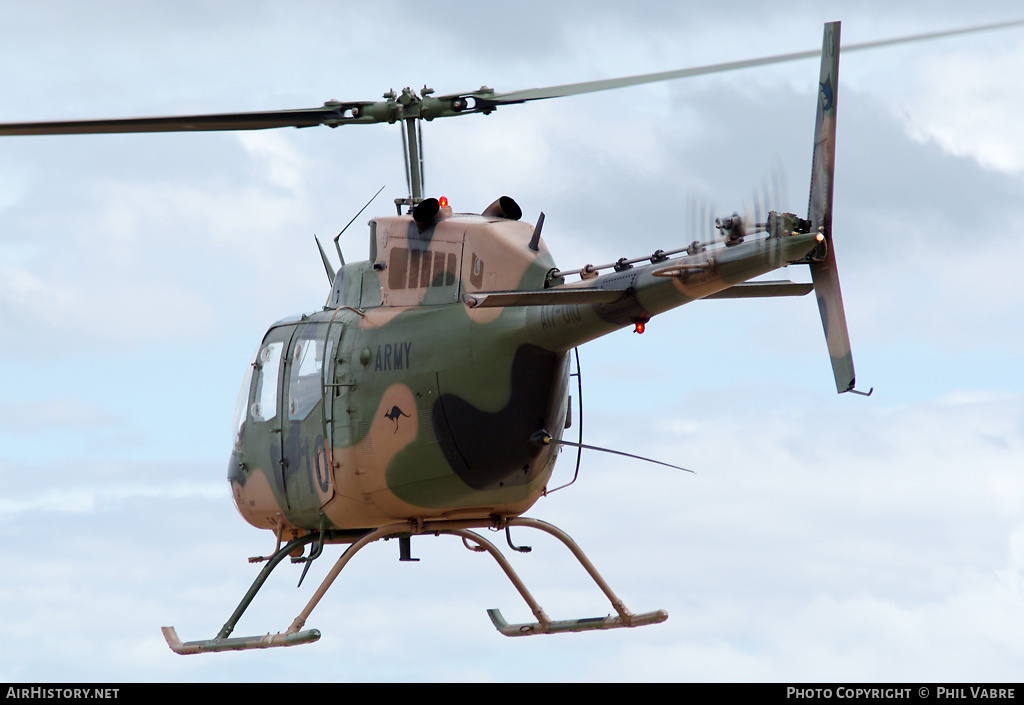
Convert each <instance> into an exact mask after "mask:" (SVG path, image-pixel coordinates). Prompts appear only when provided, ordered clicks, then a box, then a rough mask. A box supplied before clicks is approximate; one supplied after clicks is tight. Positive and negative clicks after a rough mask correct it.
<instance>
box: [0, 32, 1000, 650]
mask: <svg viewBox="0 0 1024 705" xmlns="http://www.w3.org/2000/svg"><path fill="white" fill-rule="evenodd" d="M1013 24H1020V23H1013ZM998 26H1006V25H998ZM993 27H994V26H989V27H984V28H972V29H970V30H956V31H954V32H944V33H935V34H931V35H919V36H917V37H909V38H902V39H896V40H886V41H885V42H873V43H869V44H861V45H855V46H853V47H847V50H850V49H851V48H857V49H863V48H871V47H877V46H881V45H884V44H887V43H896V42H904V41H914V40H919V39H925V38H933V37H938V36H945V35H949V34H956V33H959V32H963V31H977V30H979V29H990V28H993ZM839 39H840V25H839V23H838V22H836V23H829V24H827V25H825V29H824V38H823V45H822V50H821V69H820V75H819V80H818V85H819V91H818V100H817V113H816V118H815V130H814V151H813V161H812V175H811V185H810V199H809V207H808V212H807V216H806V218H804V217H801V216H798V215H795V214H792V213H780V212H775V211H770V212H767V213H765V214H761V213H755V214H754V217H753V218H749V217H743V216H740V215H738V214H736V215H733V216H731V217H727V218H723V219H720V220H719V221H718V223H717V228H718V231H719V235H718V236H716V237H715V238H712V239H710V240H706V241H703V242H702V241H697V240H695V241H693V242H691V243H689V244H688V245H686V246H685V247H680V248H678V249H673V250H667V251H664V250H658V251H656V252H654V253H652V254H651V255H648V256H645V257H640V258H636V259H626V258H622V259H620V260H618V261H617V262H614V263H610V264H607V265H600V266H592V265H587V266H584V267H582V268H580V269H577V270H561V269H559V268H558V267H556V265H555V263H554V260H553V258H552V257H551V255H550V253H549V251H548V248H547V246H546V245H545V243H544V240H543V239H542V229H543V222H544V218H543V214H541V217H540V218H539V219H538V222H537V223H536V224H529V223H525V222H522V220H521V218H522V211H521V209H520V208H519V206H518V205H517V204H516V203H515V201H514V200H513V199H511V198H508V197H501V198H499V199H497V200H495V201H494V203H492V204H491V205H490V206H488V207H487V208H486V209H484V210H483V211H482V212H481V213H479V214H463V213H455V212H453V209H452V208H451V206H450V205H449V204H448V203H447V201H445V200H444V199H435V198H425V190H424V184H423V176H422V173H423V172H422V168H421V163H422V162H421V155H422V150H421V135H420V125H421V121H422V120H427V121H430V120H433V119H435V118H443V117H455V116H460V115H469V114H474V113H484V114H487V113H490V112H492V111H493V110H496V109H498V108H499V107H503V106H506V105H513V104H519V103H526V102H530V101H535V100H542V99H549V98H555V97H563V96H570V95H574V94H580V93H587V92H593V91H601V90H609V89H614V88H623V87H627V86H631V85H637V84H642V83H649V82H654V81H664V80H672V79H677V78H682V77H686V76H695V75H700V74H706V73H712V72H717V71H724V70H731V69H737V68H744V67H747V66H753V65H757V64H764V63H774V62H779V61H788V60H793V59H800V58H806V57H809V56H812V55H817V52H816V51H815V52H798V53H792V54H786V55H782V56H776V57H770V58H766V59H757V60H751V61H743V62H733V63H730V64H720V65H716V66H707V67H700V68H696V69H685V70H681V71H671V72H664V73H657V74H647V75H643V76H634V77H628V78H621V79H610V80H605V81H594V82H589V83H578V84H570V85H565V86H556V87H551V88H543V89H531V90H526V91H518V92H511V93H496V92H494V91H493V90H491V89H487V88H481V89H480V90H478V91H471V92H466V93H457V94H449V95H443V96H435V95H434V92H433V91H431V90H430V89H427V88H424V89H423V90H422V91H421V92H420V94H418V95H417V94H416V93H415V92H414V91H412V90H410V89H408V88H407V89H405V90H404V91H402V93H401V94H396V93H395V92H393V91H391V92H389V93H387V94H385V95H384V100H383V101H369V102H339V101H329V102H327V103H325V104H324V105H323V106H322V107H319V108H312V109H304V110H285V111H272V112H258V113H233V114H220V115H199V116H182V117H160V118H131V119H115V120H86V121H71V122H68V121H64V122H52V123H16V124H5V125H0V135H32V134H87V133H114V132H165V131H196V130H254V129H267V128H276V127H308V126H313V125H327V126H329V127H338V126H342V125H349V124H376V123H389V124H394V123H399V124H400V125H401V127H402V135H403V142H404V151H405V163H406V169H407V177H408V181H409V187H410V194H409V196H408V198H403V199H398V200H397V201H396V210H397V214H396V215H394V216H390V217H377V218H373V219H372V220H371V221H370V223H369V226H370V228H369V229H370V257H369V259H368V260H367V261H364V262H352V263H346V262H345V260H344V257H343V256H342V253H341V249H340V246H338V239H337V238H335V245H336V247H337V254H338V256H339V258H340V259H341V266H340V267H339V268H337V269H335V268H334V267H333V265H332V264H331V263H330V260H329V258H328V257H327V254H326V253H325V252H324V250H323V248H322V247H321V249H320V255H321V257H322V260H323V262H324V266H325V268H326V270H327V274H328V277H329V279H330V284H331V286H330V292H329V294H328V297H327V300H326V302H325V303H324V306H323V307H322V310H320V311H317V312H315V313H311V314H305V315H301V316H297V317H294V318H288V319H285V320H282V321H278V322H277V323H275V324H274V325H273V326H271V327H270V329H269V330H268V331H267V332H266V334H265V335H264V337H263V339H262V341H261V343H260V345H259V348H258V349H257V351H256V354H255V356H254V358H253V360H252V364H251V365H250V366H249V368H248V369H247V372H246V375H245V378H244V380H243V383H242V386H241V390H240V394H239V400H238V404H237V409H236V414H235V431H236V436H235V443H234V447H233V449H232V451H231V456H230V460H229V463H228V480H229V482H230V485H231V490H232V496H233V499H234V502H235V505H236V507H237V508H238V510H239V512H240V513H241V514H242V516H243V517H244V518H245V520H246V521H247V522H249V523H250V524H252V525H253V526H255V527H257V528H261V529H266V530H269V531H271V532H273V534H274V536H275V539H276V542H277V545H276V549H275V551H274V552H273V553H272V554H271V555H270V556H268V557H266V558H262V559H260V560H262V561H264V562H265V566H264V567H263V569H262V570H261V572H260V574H259V575H258V576H257V578H256V580H255V581H254V583H253V585H252V587H251V588H250V589H249V591H248V593H247V594H246V595H245V596H244V597H243V599H242V601H241V602H240V604H239V605H238V607H237V608H236V609H235V611H234V613H233V614H232V615H231V617H230V618H229V620H228V622H227V623H225V625H224V626H223V628H222V629H221V630H220V632H219V633H218V634H217V636H216V637H214V638H213V639H207V640H201V641H191V642H184V643H183V642H182V641H181V640H180V639H179V638H178V636H177V634H176V632H175V630H174V628H173V627H165V628H164V630H163V632H164V636H165V638H166V640H167V643H168V645H169V646H170V647H171V649H173V650H174V651H175V652H177V653H179V654H191V653H201V652H207V651H224V650H241V649H255V648H269V647H278V646H290V645H296V644H302V643H309V642H314V641H316V640H318V639H319V638H320V632H319V631H318V630H316V629H303V627H304V626H305V622H306V620H307V619H308V617H309V616H310V614H311V613H312V611H313V609H314V608H315V607H316V605H317V604H318V603H319V601H320V599H321V598H322V597H323V595H324V594H325V593H326V591H327V590H328V589H329V587H330V586H331V584H332V583H333V581H334V580H335V579H336V578H337V576H338V575H339V574H340V572H341V570H342V569H343V568H344V567H345V566H346V565H347V563H348V562H349V561H350V560H351V559H352V557H353V556H354V555H355V554H356V553H357V552H358V551H360V550H361V549H362V548H363V547H365V546H366V545H368V544H370V543H373V542H375V541H378V540H381V539H389V538H397V539H398V540H399V547H400V555H401V558H402V559H411V550H410V537H412V536H414V535H416V536H418V535H428V534H434V535H438V534H450V535H454V536H458V537H460V538H461V539H462V540H463V542H464V543H465V545H466V546H467V547H468V548H470V549H472V550H476V551H485V552H488V553H489V554H490V555H492V556H493V557H494V558H495V560H496V561H497V562H498V563H499V565H500V566H501V567H502V569H503V570H504V571H505V572H506V574H507V575H508V577H509V578H510V580H511V581H512V582H513V584H514V585H515V587H516V588H517V589H518V590H519V592H520V594H521V595H522V597H523V598H524V600H525V601H526V603H527V604H528V605H529V607H530V609H531V611H532V613H533V614H534V616H535V618H536V621H535V622H532V623H526V624H508V623H507V622H506V621H505V619H504V618H503V617H502V615H501V613H500V611H498V610H490V611H489V615H490V618H491V620H492V622H493V623H494V625H495V626H496V627H497V629H498V630H499V631H501V633H503V634H505V635H508V636H527V635H536V634H546V633H556V632H567V631H585V630H594V629H611V628H620V627H636V626H643V625H648V624H654V623H659V622H662V621H664V620H665V619H667V617H668V615H667V613H666V612H665V611H663V610H656V611H651V612H646V613H641V614H635V613H633V612H631V611H629V610H628V609H627V608H626V606H625V605H624V603H623V602H622V601H621V600H620V599H619V598H618V597H617V596H616V595H615V593H614V592H613V591H612V590H611V588H610V587H609V586H608V585H607V583H605V581H604V580H603V579H602V578H601V576H600V574H599V573H598V572H597V571H596V569H595V568H594V567H593V565H592V564H591V563H590V561H589V560H588V559H587V557H586V556H585V555H584V554H583V552H582V551H581V550H580V548H579V547H578V546H577V545H576V544H575V542H574V541H572V539H571V538H570V537H569V536H568V535H567V534H565V533H564V532H562V531H561V530H560V529H558V528H556V527H554V526H552V525H550V524H547V523H545V522H541V521H538V520H536V519H531V518H528V517H525V516H523V514H524V513H525V512H526V511H528V510H529V509H530V508H531V507H532V506H533V505H534V504H535V503H536V502H537V501H538V500H539V499H540V498H541V497H542V496H544V495H545V494H546V493H548V492H549V488H548V483H549V480H550V478H551V475H552V471H553V468H554V465H555V461H556V459H557V455H558V449H559V448H560V447H561V446H574V445H575V446H582V439H580V443H571V442H569V441H567V440H565V439H564V438H563V435H564V432H565V429H566V427H567V426H568V418H569V415H570V404H569V391H570V376H571V375H570V353H571V352H572V351H573V350H574V349H575V348H576V347H577V346H579V345H581V344H582V343H585V342H587V341H589V340H593V339H595V338H597V337H600V336H602V335H605V334H607V333H610V332H612V331H615V330H619V329H622V328H624V327H629V326H633V327H634V328H635V329H637V330H642V328H643V326H644V325H645V324H646V323H647V322H648V321H649V320H650V318H651V317H652V316H655V315H657V314H659V313H663V312H665V311H668V310H670V309H672V308H675V307H678V306H681V305H683V304H686V303H690V302H693V301H696V300H699V299H705V298H745V297H771V296H793V295H804V294H807V293H809V292H810V291H812V290H813V291H814V292H815V294H816V298H817V301H818V306H819V310H820V313H821V318H822V324H823V327H824V332H825V337H826V342H827V348H828V351H829V355H830V358H831V364H832V369H833V374H834V378H835V383H836V389H837V392H839V393H845V392H853V393H860V394H865V392H860V391H859V390H857V389H856V388H855V374H854V367H853V360H852V354H851V348H850V341H849V336H848V333H847V326H846V321H845V313H844V311H843V304H842V296H841V291H840V286H839V278H838V272H837V268H836V258H835V252H834V249H833V246H832V191H833V173H834V155H835V134H836V133H835V128H836V122H835V120H836V108H837V95H838V66H839V47H840V42H839ZM403 209H404V210H405V212H404V213H403ZM357 217H358V215H357ZM790 264H806V265H808V267H809V269H810V272H811V279H812V282H811V283H810V284H794V283H792V282H788V281H772V282H763V281H758V282H750V281H749V280H751V279H753V278H755V277H758V276H760V275H763V274H766V273H768V272H771V271H773V270H775V269H778V268H781V267H784V266H788V265H790ZM867 393H868V394H869V393H870V391H869V392H867ZM513 526H518V527H526V528H535V529H538V530H541V531H544V532H547V533H548V534H550V535H552V536H554V537H556V538H557V539H559V540H560V541H562V542H563V543H564V544H565V545H566V546H567V547H568V548H569V550H570V551H571V552H572V553H573V554H574V556H575V557H576V558H577V559H578V560H579V561H580V563H581V564H582V565H583V567H584V568H585V569H586V570H587V571H588V573H589V574H590V575H591V577H592V578H593V579H594V580H595V582H596V583H597V585H598V587H599V588H600V589H601V590H602V591H603V592H604V594H605V595H606V596H607V597H608V599H609V601H610V602H611V604H612V607H613V609H614V612H615V614H614V615H610V616H607V617H599V618H582V619H566V620H552V619H551V618H549V617H548V616H547V614H546V613H545V612H544V610H543V609H542V608H541V607H540V605H539V603H538V602H537V601H536V600H535V599H534V598H533V596H532V594H531V593H530V592H529V591H528V590H527V589H526V587H525V586H524V585H523V583H522V581H521V580H520V579H519V578H518V576H517V575H516V573H515V572H514V571H513V569H512V567H511V566H510V564H509V563H508V561H507V560H506V559H505V557H504V556H503V555H502V553H501V552H500V551H499V550H498V549H497V547H496V546H495V545H494V544H493V543H492V542H491V541H490V540H488V539H486V538H484V536H482V535H481V534H480V533H479V532H478V531H477V530H479V529H494V530H504V531H505V532H506V535H507V537H508V542H509V545H510V546H512V547H513V548H515V546H513V545H512V540H511V535H510V533H509V531H510V529H511V527H513ZM333 543H341V544H348V548H347V550H345V552H344V553H343V555H342V556H341V557H340V558H339V559H338V560H337V562H336V563H335V565H334V567H333V568H332V569H331V570H330V572H329V573H328V575H327V576H326V577H325V579H324V580H323V582H322V584H321V585H320V586H319V588H318V589H317V590H316V591H315V593H314V595H313V596H312V597H311V599H310V600H309V602H308V604H307V605H306V606H305V607H304V609H303V610H302V612H301V613H300V614H299V615H298V616H297V617H296V618H295V620H294V621H293V622H292V624H291V625H290V626H289V627H288V629H287V630H285V631H284V632H281V633H277V634H273V635H270V634H268V635H265V636H257V637H243V638H237V637H232V636H231V634H232V632H233V630H234V627H235V624H236V623H237V621H238V619H239V618H240V617H241V615H242V613H243V612H244V611H245V609H246V608H247V607H248V605H249V604H250V603H251V601H252V599H253V598H254V597H255V595H256V593H257V592H258V591H259V590H260V588H261V587H262V586H263V584H264V583H265V581H266V580H267V578H268V577H269V575H270V573H271V572H272V571H273V570H274V569H275V568H276V566H278V565H279V564H280V563H281V562H283V561H284V559H285V558H287V557H289V556H290V557H291V558H292V560H293V561H295V562H301V563H305V566H306V567H307V568H308V566H309V565H310V563H311V562H312V561H313V560H316V559H317V558H319V557H321V556H322V554H323V551H324V548H325V546H326V545H327V544H333ZM307 546H308V547H309V549H308V553H307V552H306V547H307Z"/></svg>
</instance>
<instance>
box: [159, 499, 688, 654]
mask: <svg viewBox="0 0 1024 705" xmlns="http://www.w3.org/2000/svg"><path fill="white" fill-rule="evenodd" d="M509 526H523V527H528V528H534V529H539V530H541V531H545V532H547V533H549V534H551V535H552V536H554V537H555V538H557V539H558V540H559V541H561V542H562V543H563V544H565V546H566V547H567V548H568V549H569V550H570V551H571V552H572V554H573V555H574V556H575V557H576V560H578V561H579V562H580V565H582V566H583V568H584V570H586V571H587V573H588V574H589V575H590V577H591V578H592V579H593V580H594V582H595V583H597V586H598V587H599V588H600V589H601V591H602V592H603V593H604V594H605V596H606V597H607V598H608V600H609V601H610V602H611V604H612V607H613V608H614V609H615V612H616V614H615V615H614V616H612V615H608V616H606V617H594V618H585V619H567V620H552V619H551V618H550V617H548V616H547V614H545V612H544V610H543V608H541V606H540V604H538V602H537V601H536V600H535V599H534V598H533V595H531V594H530V591H529V590H527V588H526V586H525V585H524V584H523V581H522V580H521V579H520V578H519V576H518V575H517V574H516V572H515V570H513V568H512V566H511V564H510V563H509V562H508V559H506V558H505V556H504V555H503V554H502V553H501V551H499V550H498V549H497V548H496V547H495V546H494V544H493V543H491V542H490V541H488V540H487V539H485V538H484V537H483V536H480V535H479V534H477V533H475V532H473V531H470V529H482V528H490V529H496V530H500V529H505V528H508V527H509ZM409 534H435V535H439V534H451V535H453V536H458V537H460V538H462V541H463V543H464V544H465V545H466V547H467V548H470V549H472V550H474V551H486V552H487V553H490V554H491V557H492V558H494V560H495V561H496V562H497V563H498V565H499V566H500V567H501V569H502V570H503V571H505V575H506V576H507V577H508V579H509V580H510V581H511V582H512V584H513V585H514V586H515V588H516V590H518V591H519V594H520V595H521V596H522V597H523V599H524V600H525V601H526V604H527V605H528V606H529V607H530V610H531V611H532V612H533V615H534V617H536V619H537V621H536V622H534V623H530V624H511V625H510V624H508V623H507V622H506V621H505V619H504V618H503V617H502V615H501V611H500V610H497V609H491V610H488V611H487V613H488V615H489V616H490V618H491V622H492V623H493V624H494V626H495V627H497V629H498V631H500V632H501V633H502V634H504V635H506V636H529V635H533V634H554V633H558V632H579V631H588V630H592V629H615V628H619V627H639V626H643V625H646V624H657V623H659V622H664V621H665V620H666V619H668V613H667V612H665V611H664V610H657V611H655V612H645V613H643V614H633V613H632V612H630V611H629V610H628V609H626V606H625V605H624V604H623V602H622V600H620V599H619V598H618V597H617V596H616V595H615V593H614V592H612V590H611V588H610V587H609V586H608V584H607V583H606V582H605V580H604V578H602V577H601V575H600V573H598V572H597V570H596V569H595V568H594V566H593V564H592V563H591V562H590V560H589V559H588V558H587V556H586V554H584V553H583V551H582V550H581V549H580V547H579V546H578V545H576V542H575V541H573V540H572V538H570V537H569V535H568V534H566V533H565V532H564V531H562V530H561V529H559V528H557V527H555V526H553V525H551V524H548V523H546V522H543V521H538V520H536V519H529V518H526V517H514V518H508V517H506V518H493V519H491V520H489V521H485V520H467V521H428V522H418V521H410V522H402V523H397V524H388V525H387V526H382V527H380V528H378V529H374V530H372V531H367V532H366V533H364V534H362V535H353V534H352V533H350V532H333V531H327V532H325V533H323V534H320V533H312V534H307V535H306V536H303V537H300V538H298V539H295V540H294V541H292V542H290V543H289V544H288V545H286V546H284V547H283V548H281V549H279V550H278V551H277V552H276V553H275V554H274V555H273V556H272V557H271V558H270V560H269V561H267V565H266V566H264V568H263V570H262V571H260V574H259V575H258V576H257V578H256V580H255V581H254V582H253V584H252V587H250V588H249V591H248V592H247V593H246V594H245V597H243V598H242V601H241V602H240V603H239V605H238V607H236V608H235V611H234V613H232V615H231V618H230V619H229V620H228V621H227V623H225V624H224V626H223V627H222V628H221V630H220V632H219V633H218V634H217V636H216V637H215V638H213V639H207V640H202V641H189V642H182V641H181V640H180V639H179V638H178V635H177V632H175V630H174V627H163V634H164V639H165V640H166V641H167V645H168V646H170V647H171V650H173V651H174V652H175V653H178V654H198V653H203V652H207V651H241V650H245V649H268V648H273V647H278V646H294V645H297V644H308V643H312V642H314V641H317V640H318V639H320V632H319V630H316V629H307V630H305V631H301V630H302V627H303V626H304V625H305V623H306V620H307V619H308V618H309V615H310V614H311V613H312V612H313V610H314V609H315V608H316V606H317V604H319V602H320V600H321V599H323V596H324V595H325V594H326V593H327V591H328V590H329V589H330V587H331V585H332V584H333V583H334V581H335V580H336V579H337V577H338V575H340V574H341V571H342V570H343V569H344V568H345V566H346V565H348V563H349V561H351V560H352V558H353V556H355V554H356V553H358V552H359V551H360V550H362V549H363V548H365V547H366V546H368V545H369V544H371V543H374V542H375V541H379V540H380V539H386V538H390V537H393V536H396V535H399V536H400V535H406V536H408V535H409ZM318 538H319V539H320V541H321V544H323V543H325V542H338V541H349V542H351V543H350V545H349V546H348V548H346V549H345V551H344V553H342V554H341V556H340V557H339V558H338V560H337V562H335V564H334V566H333V567H332V568H331V570H330V571H329V572H328V574H327V576H326V577H324V579H323V581H322V582H321V583H320V587H318V588H317V589H316V591H315V592H314V593H313V596H312V597H311V598H310V599H309V602H307V603H306V606H305V607H304V608H303V610H302V611H301V612H300V613H299V615H298V616H297V617H296V618H295V619H294V620H293V621H292V623H291V625H290V626H289V627H288V629H287V630H286V631H284V632H278V633H277V634H265V635H262V636H251V637H234V638H229V635H230V634H231V632H232V631H233V630H234V628H235V624H236V623H237V622H238V619H239V618H240V617H241V616H242V613H243V612H244V611H245V610H246V608H247V607H248V606H249V604H250V603H251V602H252V600H253V598H254V597H255V596H256V593H257V592H258V591H259V590H260V588H261V587H263V584H264V583H265V582H266V581H267V578H268V577H269V576H270V573H271V571H273V569H274V568H275V567H277V566H278V565H279V564H280V563H281V561H282V560H284V557H285V556H287V555H288V554H290V553H292V552H293V551H294V550H295V549H296V548H299V547H301V546H304V545H305V544H307V543H310V542H312V541H314V540H317V539H318Z"/></svg>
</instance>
